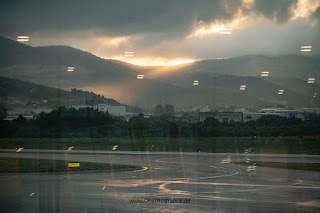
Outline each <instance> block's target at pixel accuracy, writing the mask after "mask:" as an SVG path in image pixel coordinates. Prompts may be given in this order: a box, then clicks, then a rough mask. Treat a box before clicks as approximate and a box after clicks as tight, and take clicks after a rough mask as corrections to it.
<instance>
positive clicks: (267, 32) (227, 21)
mask: <svg viewBox="0 0 320 213" xmlns="http://www.w3.org/2000/svg"><path fill="white" fill-rule="evenodd" d="M319 19H320V0H95V1H88V0H67V1H66V0H64V1H62V0H56V1H43V0H41V1H40V0H28V1H22V0H14V1H12V0H1V2H0V26H1V28H0V35H1V36H4V37H7V38H10V39H14V40H16V38H17V36H29V37H30V40H29V41H28V42H26V43H27V44H28V45H31V46H47V45H68V46H72V47H74V48H77V49H81V50H84V51H88V52H90V53H93V54H95V55H97V56H99V57H102V58H106V59H116V60H122V61H125V62H129V63H133V64H136V65H142V66H150V65H151V66H153V65H175V64H181V63H187V62H193V61H196V60H203V59H220V58H231V57H237V56H242V55H253V54H263V55H284V54H301V52H300V50H301V46H302V45H308V46H312V54H316V55H319V54H320V39H319V38H320V23H319ZM126 52H130V53H126ZM310 54H311V53H310Z"/></svg>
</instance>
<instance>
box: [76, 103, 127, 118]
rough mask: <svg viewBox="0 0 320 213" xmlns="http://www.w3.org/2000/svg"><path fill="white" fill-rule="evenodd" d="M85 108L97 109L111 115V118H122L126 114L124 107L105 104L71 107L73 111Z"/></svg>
mask: <svg viewBox="0 0 320 213" xmlns="http://www.w3.org/2000/svg"><path fill="white" fill-rule="evenodd" d="M87 107H91V108H94V109H97V110H99V111H101V112H108V113H109V114H110V115H113V116H124V115H125V114H126V112H127V110H126V106H111V105H107V104H97V105H94V106H88V105H76V106H72V108H75V109H80V108H87Z"/></svg>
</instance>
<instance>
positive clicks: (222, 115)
mask: <svg viewBox="0 0 320 213" xmlns="http://www.w3.org/2000/svg"><path fill="white" fill-rule="evenodd" d="M264 115H277V116H281V117H286V118H291V117H296V118H299V119H301V120H305V118H304V116H303V115H302V114H301V113H299V112H297V111H295V110H279V109H277V110H273V111H272V110H265V112H263V111H262V112H248V111H247V110H243V112H239V111H237V112H200V114H199V121H200V122H203V121H204V120H205V119H207V118H215V119H217V120H218V121H219V122H221V123H230V121H231V120H233V121H236V122H248V121H255V120H258V119H259V118H261V117H262V116H264Z"/></svg>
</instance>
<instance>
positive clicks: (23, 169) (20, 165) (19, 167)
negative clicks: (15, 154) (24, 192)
mask: <svg viewBox="0 0 320 213" xmlns="http://www.w3.org/2000/svg"><path fill="white" fill-rule="evenodd" d="M68 163H70V161H67V160H47V159H27V158H5V157H0V173H3V172H5V173H7V172H8V173H12V172H14V173H27V172H74V171H88V170H90V171H92V170H101V171H102V170H103V171H106V172H112V171H116V170H119V169H121V170H126V169H139V168H140V167H137V166H131V165H118V164H116V165H113V164H108V163H91V162H80V167H75V168H69V167H68Z"/></svg>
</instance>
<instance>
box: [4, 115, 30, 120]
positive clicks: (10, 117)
mask: <svg viewBox="0 0 320 213" xmlns="http://www.w3.org/2000/svg"><path fill="white" fill-rule="evenodd" d="M21 116H22V117H24V118H25V119H27V120H34V119H36V116H33V115H21ZM18 117H19V115H7V116H6V117H5V118H4V119H3V120H5V121H12V120H16V119H17V118H18Z"/></svg>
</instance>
